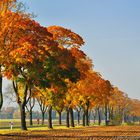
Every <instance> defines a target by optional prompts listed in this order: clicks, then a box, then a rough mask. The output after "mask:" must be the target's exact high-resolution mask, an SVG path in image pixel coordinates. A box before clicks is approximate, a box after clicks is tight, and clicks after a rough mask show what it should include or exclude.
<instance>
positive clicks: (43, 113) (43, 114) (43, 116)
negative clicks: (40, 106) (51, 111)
mask: <svg viewBox="0 0 140 140" xmlns="http://www.w3.org/2000/svg"><path fill="white" fill-rule="evenodd" d="M44 120H45V112H42V121H41V124H42V125H44Z"/></svg>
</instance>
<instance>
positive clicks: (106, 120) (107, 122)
mask: <svg viewBox="0 0 140 140" xmlns="http://www.w3.org/2000/svg"><path fill="white" fill-rule="evenodd" d="M105 125H106V126H108V125H109V121H108V111H107V105H105Z"/></svg>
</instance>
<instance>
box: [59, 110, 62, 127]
mask: <svg viewBox="0 0 140 140" xmlns="http://www.w3.org/2000/svg"><path fill="white" fill-rule="evenodd" d="M58 119H59V125H62V120H61V112H60V111H59V112H58Z"/></svg>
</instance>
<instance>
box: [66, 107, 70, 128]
mask: <svg viewBox="0 0 140 140" xmlns="http://www.w3.org/2000/svg"><path fill="white" fill-rule="evenodd" d="M66 126H67V127H70V122H69V108H66Z"/></svg>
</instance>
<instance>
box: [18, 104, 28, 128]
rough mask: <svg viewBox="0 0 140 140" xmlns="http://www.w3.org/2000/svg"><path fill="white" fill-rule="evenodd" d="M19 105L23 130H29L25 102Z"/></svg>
mask: <svg viewBox="0 0 140 140" xmlns="http://www.w3.org/2000/svg"><path fill="white" fill-rule="evenodd" d="M19 106H20V114H21V130H27V126H26V113H25V106H24V105H23V104H19Z"/></svg>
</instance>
